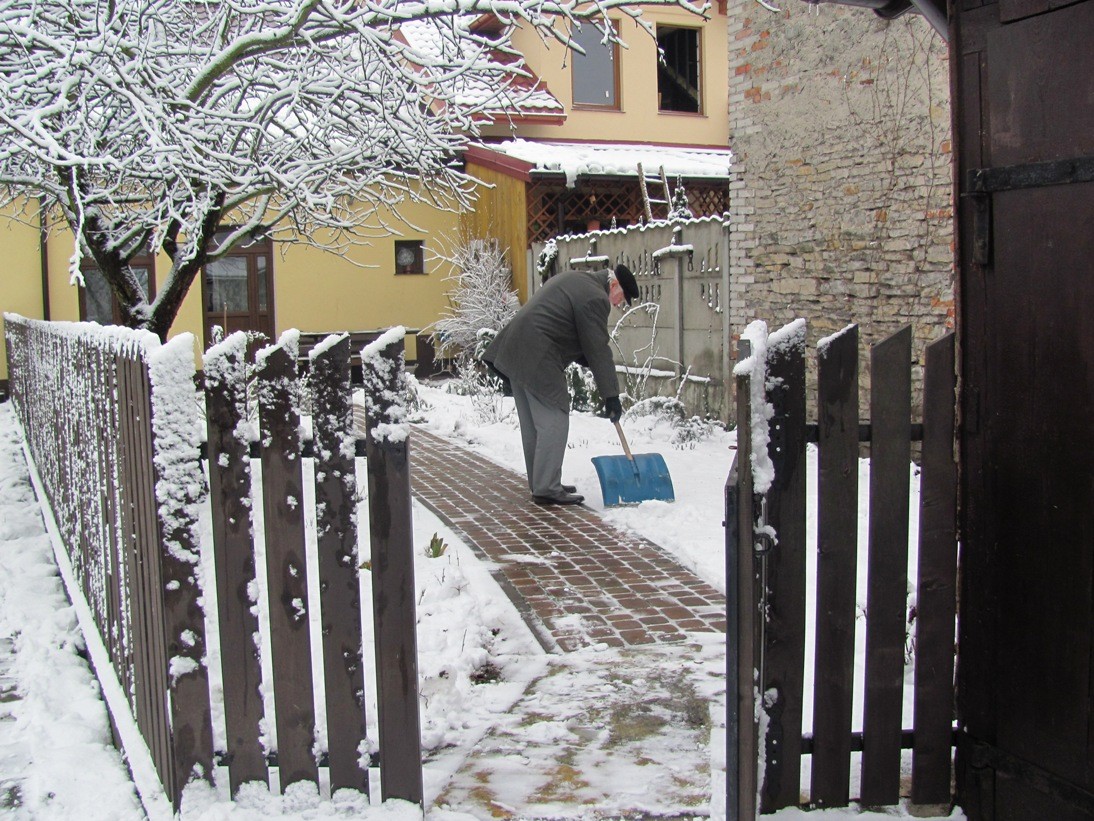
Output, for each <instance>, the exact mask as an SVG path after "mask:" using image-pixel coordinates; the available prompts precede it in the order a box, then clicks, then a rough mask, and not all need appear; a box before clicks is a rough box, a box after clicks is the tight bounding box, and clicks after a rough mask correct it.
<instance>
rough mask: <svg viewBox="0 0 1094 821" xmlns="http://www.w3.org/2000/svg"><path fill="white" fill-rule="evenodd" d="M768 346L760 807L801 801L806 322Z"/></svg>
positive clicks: (772, 807) (769, 808) (771, 808)
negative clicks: (766, 700) (771, 536)
mask: <svg viewBox="0 0 1094 821" xmlns="http://www.w3.org/2000/svg"><path fill="white" fill-rule="evenodd" d="M783 333H788V336H787V337H786V338H784V339H782V340H780V341H779V342H778V343H776V342H775V341H774V340H775V339H776V336H775V335H772V337H771V339H772V341H771V343H770V347H769V349H768V360H767V373H768V382H769V384H771V385H772V386H773V387H771V388H769V389H768V401H769V402H770V403H771V405H772V409H773V410H774V416H773V417H772V419H771V423H770V426H769V431H770V434H769V436H770V438H769V445H768V454H769V456H770V458H771V462H772V464H773V465H774V466H775V479H774V481H773V483H772V486H771V491H770V493H769V494H768V500H769V501H768V505H767V523H768V525H770V526H771V527H773V528H774V529H775V533H776V536H777V539H778V542H777V544H775V545H774V546H773V547H772V548H771V549H770V551H769V552H768V554H767V573H766V577H767V579H768V593H767V608H766V612H767V616H768V618H767V631H766V646H765V648H764V655H765V663H764V672H765V675H764V682H763V692H764V693H768V692H770V691H772V690H774V691H775V693H776V697H775V700H774V702H773V703H772V705H771V706H770V707H769V708H768V709H767V715H768V725H767V734H766V750H765V756H764V761H765V764H766V768H765V773H764V779H763V793H762V795H761V806H760V809H761V812H773V811H774V810H777V809H781V808H783V807H796V806H797V805H798V804H799V803H800V801H801V755H802V750H801V745H802V703H803V690H804V686H805V683H804V672H805V589H806V575H805V480H806V462H805V421H806V420H805V325H804V323H799V324H798V325H795V326H788V327H787V328H784V329H783Z"/></svg>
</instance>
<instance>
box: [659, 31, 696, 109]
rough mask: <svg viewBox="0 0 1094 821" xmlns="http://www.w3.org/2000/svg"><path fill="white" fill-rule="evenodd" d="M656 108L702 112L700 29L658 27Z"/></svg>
mask: <svg viewBox="0 0 1094 821" xmlns="http://www.w3.org/2000/svg"><path fill="white" fill-rule="evenodd" d="M657 45H658V47H659V48H660V49H661V52H662V59H661V60H659V61H658V63H657V107H658V108H659V109H660V110H661V111H682V112H685V113H690V114H699V113H701V112H702V110H703V106H702V97H701V95H700V91H701V89H700V87H699V77H700V75H701V73H702V72H701V65H700V60H699V29H690V28H680V27H679V26H658V27H657Z"/></svg>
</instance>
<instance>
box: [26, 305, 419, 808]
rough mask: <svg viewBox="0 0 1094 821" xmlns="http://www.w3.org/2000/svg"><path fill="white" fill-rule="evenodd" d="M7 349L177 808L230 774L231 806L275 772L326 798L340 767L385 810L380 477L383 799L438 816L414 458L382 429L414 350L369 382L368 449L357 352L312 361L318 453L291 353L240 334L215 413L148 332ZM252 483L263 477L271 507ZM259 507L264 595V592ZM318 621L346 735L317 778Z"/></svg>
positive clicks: (390, 359)
mask: <svg viewBox="0 0 1094 821" xmlns="http://www.w3.org/2000/svg"><path fill="white" fill-rule="evenodd" d="M5 334H6V339H7V350H8V360H9V371H8V372H9V378H10V387H11V398H12V402H13V405H14V408H15V411H16V414H17V416H18V418H19V420H20V423H21V425H22V427H23V430H24V432H25V436H26V440H27V445H28V449H29V451H30V453H31V455H32V457H33V460H34V463H35V466H36V469H37V472H38V474H39V475H40V477H41V483H42V486H43V488H44V490H45V493H46V496H47V497H48V502H49V505H50V507H51V509H52V512H53V515H54V518H55V519H56V521H57V524H58V530H59V531H60V535H61V540H62V541H63V543H64V548H65V551H66V553H67V556H68V560H69V562H70V563H71V566H72V569H73V576H74V578H75V581H76V584H77V586H78V587H79V593H80V595H82V596H83V598H84V599H86V601H87V602H88V604H89V608H90V610H91V613H92V617H93V620H94V622H95V626H96V627H97V630H98V632H99V634H100V637H101V639H102V644H103V645H104V647H105V649H106V653H107V656H108V659H107V662H108V664H109V667H110V668H112V671H113V674H114V675H115V676H116V677H117V679H118V681H119V682H120V683H121V685H122V690H123V691H124V693H125V695H126V697H127V699H128V705H127V706H128V709H129V711H130V712H131V713H132V716H133V718H134V719H135V722H136V725H137V727H138V729H139V731H140V733H141V735H142V736H143V738H144V741H145V743H146V745H147V747H148V750H149V752H150V754H151V757H152V760H153V762H154V764H155V767H156V771H157V773H158V776H159V779H160V782H161V784H162V787H163V789H164V790H165V792H166V794H167V796H168V797H169V798H170V800H171V801H172V803H173V805H174V807H175V809H176V810H177V809H178V807H179V805H180V801H181V796H182V791H183V788H184V787H185V786H186V784H187V783H188V782H189V781H190V780H191V779H193V778H195V777H204V778H207V779H208V778H210V777H211V774H212V773H213V769H214V767H215V766H218V765H219V766H226V767H227V770H228V774H229V782H230V787H231V792H232V794H233V795H234V794H235V793H236V791H237V790H238V789H239V787H240V785H241V784H243V783H246V782H251V781H259V782H264V783H270V778H269V776H270V774H269V768H270V767H271V766H276V767H277V769H278V776H279V778H278V781H279V784H280V789H281V790H282V791H284V789H285V788H286V787H288V786H289V785H290V784H293V783H295V782H299V781H310V782H312V783H315V784H316V785H318V783H319V773H318V768H319V766H321V765H323V766H326V767H328V768H329V783H330V787H331V790H332V792H333V791H334V790H336V789H341V788H352V789H356V790H360V791H362V792H367V791H368V786H369V784H368V780H369V779H368V768H369V763H370V762H369V756H368V755H367V753H363V752H362V751H363V750H364V749H365V746H366V745H365V743H364V742H365V735H366V730H365V727H366V720H365V719H366V716H365V704H364V688H365V684H364V673H363V661H364V655H363V654H364V648H363V646H362V635H361V610H360V608H361V601H360V595H359V589H360V588H359V579H358V572H359V564H360V561H361V558H360V557H359V556H358V552H357V543H358V536H357V525H356V515H355V510H356V505H357V478H356V467H355V458H356V456H358V455H364V456H365V457H366V464H367V470H368V486H369V513H370V543H371V551H372V552H371V561H372V564H371V567H372V589H373V603H372V605H373V618H374V624H375V632H376V645H375V647H374V653H375V658H376V670H377V680H378V683H377V689H378V703H377V723H378V727H379V738H378V744H379V766H380V779H381V793H382V798H383V799H385V800H386V799H388V798H402V799H405V800H408V801H412V802H416V803H419V804H420V803H421V802H422V775H421V752H420V740H419V739H420V729H419V724H418V702H417V666H416V665H417V651H416V638H415V621H416V618H415V612H414V606H415V599H414V579H413V561H412V547H411V537H412V533H411V507H410V474H409V469H408V443H407V442H406V441H405V440H403V441H399V439H398V437H392V436H380V437H377V436H374V435H373V431H374V430H375V426H376V424H377V423H379V422H381V421H383V422H390V421H391V420H390V419H387V418H386V415H387V413H388V412H389V411H390V409H391V407H390V406H391V404H392V402H391V399H390V398H389V397H392V396H398V395H400V393H399V392H400V391H401V390H402V389H403V387H405V384H404V380H405V372H404V365H403V339H402V336H401V335H399V334H397V333H394V334H392V335H391V338H390V339H387V337H385V339H381V340H380V343H377V344H378V345H380V349H378V350H377V351H374V352H373V355H372V356H371V357H370V358H369V363H371V364H369V363H366V367H365V371H366V374H365V376H366V385H367V387H366V390H368V391H370V392H371V395H372V396H373V397H379V398H373V399H372V400H370V401H369V403H368V405H369V408H370V412H369V413H368V414H367V431H366V436H365V438H364V440H363V441H361V440H357V439H355V437H354V432H353V414H352V408H351V385H350V342H349V338H348V336H345V335H343V336H341V337H332V338H330V339H328V340H326V341H324V342H322V343H320V344H319V345H317V346H316V347H315V349H314V350H313V351H312V352H311V354H310V367H309V370H310V373H309V376H308V391H309V396H310V399H311V402H312V419H313V429H314V436H313V440H312V441H310V442H304V441H302V437H301V435H300V421H301V420H300V400H301V397H302V395H303V388H302V385H301V381H300V379H299V378H298V376H297V360H296V352H295V351H294V350H293V345H292V344H291V339H287V341H285V342H282V343H279V344H278V345H274V346H271V347H269V348H266V349H264V350H262V351H260V352H259V353H258V355H257V357H256V361H255V362H254V363H253V365H251V366H250V368H249V367H248V363H247V362H246V361H245V359H246V356H247V354H246V348H247V345H246V340H245V338H244V336H243V335H242V334H238V335H234V336H233V337H229V339H228V340H225V342H224V343H222V344H221V345H219V346H215V347H214V348H212V349H210V351H209V352H207V354H206V357H205V369H204V374H205V378H204V383H205V384H204V397H203V398H204V402H200V401H199V395H198V393H197V391H196V389H195V387H194V381H195V380H194V364H193V353H192V348H193V338H192V337H190V336H189V335H181V337H180V338H177V339H175V340H172V342H170V343H168V344H167V345H165V346H162V347H161V346H160V345H159V342H158V340H156V339H155V337H154V336H152V335H151V334H142V333H141V332H135V331H127V330H125V329H118V328H111V329H108V330H100V329H96V328H94V327H92V326H86V325H74V324H70V323H69V324H63V325H54V324H52V323H47V322H39V321H35V320H27V319H23V318H21V317H15V316H13V315H7V316H5ZM283 339H286V338H283ZM385 340H386V341H385ZM381 343H382V344H381ZM172 346H173V347H174V351H173V352H170V351H168V349H169V348H171V347H172ZM172 353H173V355H169V354H172ZM187 360H188V364H187ZM165 363H166V364H165ZM187 367H188V372H187ZM157 369H158V370H157ZM248 370H250V371H251V372H250V373H248ZM249 397H250V398H251V400H252V401H256V402H257V408H258V423H259V424H258V429H257V441H251V440H250V438H249V437H248V436H246V435H245V431H246V430H247V428H248V425H249V422H248V401H249ZM201 405H204V416H205V419H204V424H205V425H206V427H207V443H206V445H205V447H206V448H207V454H206V456H207V461H206V463H205V465H204V466H203V464H202V462H201V454H200V451H201V442H200V437H198V436H196V435H191V434H193V433H194V430H195V429H196V428H197V426H198V425H200V424H202V420H201V407H200V406H201ZM188 436H189V438H188ZM307 460H311V461H312V462H313V464H314V493H313V497H314V500H315V511H314V517H315V522H316V533H317V542H318V570H319V576H320V579H319V584H318V588H319V590H320V600H319V601H311V600H310V599H309V592H308V590H309V586H308V579H307V573H308V571H307V567H308V562H307V558H306V556H305V518H306V516H305V510H304V500H305V498H306V496H305V493H304V489H305V483H308V482H311V481H312V480H311V476H312V472H311V471H310V470H308V469H307V468H306V466H305V462H306V461H307ZM252 463H255V464H258V465H260V466H261V482H260V487H259V486H256V485H257V484H259V483H258V482H257V479H256V475H255V474H254V473H252ZM206 470H207V477H208V479H207V484H206ZM259 500H260V501H261V505H260V507H261V510H262V515H263V522H262V524H263V525H264V527H263V530H264V534H265V539H264V545H265V565H266V578H265V584H264V585H260V584H256V569H257V568H258V567H259V564H260V563H259V562H258V560H257V554H256V549H255V547H256V545H255V537H256V527H255V525H256V524H257V523H258V522H256V520H255V518H254V510H255V508H256V507H258V505H255V504H253V502H256V501H259ZM203 504H208V505H209V509H210V512H211V521H212V537H213V538H212V549H213V553H214V566H215V576H216V578H215V584H216V598H217V612H216V613H205V612H204V611H203V609H202V607H201V604H200V602H201V597H202V594H203V591H202V589H201V586H200V574H199V573H198V572H197V570H198V564H199V548H198V544H197V538H196V527H195V524H196V521H197V517H198V511H199V509H200V508H201V506H202V505H203ZM263 586H264V588H265V594H266V596H267V607H266V609H267V612H268V613H269V645H270V648H271V656H272V669H273V675H272V682H271V681H264V680H263V674H262V670H261V667H262V665H261V659H260V651H259V649H258V647H257V646H256V637H257V636H258V635H259V632H260V630H265V629H266V628H265V626H260V624H259V618H258V608H257V606H256V605H257V604H258V602H257V600H256V599H255V594H256V592H257V591H258V590H259V589H260V588H262V587H263ZM74 592H75V591H70V594H74ZM314 608H319V611H320V618H321V624H322V629H321V631H320V633H321V636H322V639H321V640H322V642H323V648H322V659H323V681H324V683H325V689H324V692H323V694H322V697H323V698H324V699H325V707H326V718H327V721H326V723H327V751H326V754H325V756H323V757H321V758H320V759H318V760H317V756H316V751H315V749H314V747H315V739H316V728H315V710H314V707H313V703H314V702H313V697H314V696H313V691H314V686H315V685H314V681H315V677H314V676H313V671H312V668H311V636H310V630H309V618H308V613H309V612H311V611H312V610H313V609H314ZM206 624H213V625H215V626H216V627H217V629H218V631H219V638H220V655H221V660H222V675H221V678H222V682H223V700H224V710H223V712H224V722H225V730H226V747H227V749H223V750H214V749H213V741H212V738H213V733H212V729H211V718H210V714H211V709H210V687H209V681H208V671H207V670H206V667H205V663H206V659H207V656H206ZM97 672H98V674H99V675H100V676H102V675H103V674H104V673H105V672H106V671H104V670H97ZM271 687H272V691H273V703H274V715H273V716H265V715H264V705H263V697H262V690H263V688H267V689H268V688H271ZM116 708H117V705H112V709H116ZM264 724H266V725H267V726H271V725H272V726H273V728H274V729H275V732H276V749H275V750H274V749H270V750H269V751H267V749H266V748H267V747H271V746H272V745H271V744H270V742H271V739H264V738H263V737H262V726H263V725H264Z"/></svg>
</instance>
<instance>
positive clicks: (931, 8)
mask: <svg viewBox="0 0 1094 821" xmlns="http://www.w3.org/2000/svg"><path fill="white" fill-rule="evenodd" d="M912 5H913V6H915V7H916V10H917V11H918V12H919V13H920V14H922V15H923V19H925V20H926V21H927V22H928V23H930V24H931V28H933V29H934V30H935V31H937V32H938V33H939V35H941V37H942V42H944V43H948V42H949V41H950V21H949V20H947V19H946V9H945V8H944V7H943V8H939V7H938V4H937V3H936V2H934V0H912Z"/></svg>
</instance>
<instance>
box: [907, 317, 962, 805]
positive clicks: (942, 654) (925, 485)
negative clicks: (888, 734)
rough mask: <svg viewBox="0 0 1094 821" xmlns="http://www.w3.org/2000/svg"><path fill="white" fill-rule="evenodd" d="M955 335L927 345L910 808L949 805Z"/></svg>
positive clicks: (954, 565) (954, 544)
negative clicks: (921, 805) (912, 805)
mask: <svg viewBox="0 0 1094 821" xmlns="http://www.w3.org/2000/svg"><path fill="white" fill-rule="evenodd" d="M955 386H956V376H955V337H954V334H952V333H951V334H947V335H946V336H944V337H942V338H941V339H939V340H938V341H936V342H934V343H932V344H931V345H929V346H927V357H926V370H925V373H924V377H923V430H924V436H923V472H922V474H921V476H920V495H919V511H920V512H919V580H918V585H917V602H916V613H917V616H916V656H915V746H914V748H913V751H912V803H914V804H949V803H950V799H951V789H950V774H951V765H952V761H953V757H952V752H951V745H952V740H953V732H952V726H953V710H954V682H953V674H954V621H955V617H956V607H957V464H956V462H955V460H954V405H955V394H954V389H955Z"/></svg>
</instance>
